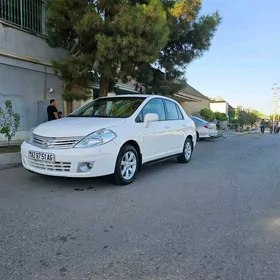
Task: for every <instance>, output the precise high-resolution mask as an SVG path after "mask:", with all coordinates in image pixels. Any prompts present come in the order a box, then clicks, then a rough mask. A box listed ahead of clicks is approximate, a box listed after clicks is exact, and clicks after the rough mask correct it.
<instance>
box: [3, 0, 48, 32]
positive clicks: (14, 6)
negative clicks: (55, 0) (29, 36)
mask: <svg viewBox="0 0 280 280" xmlns="http://www.w3.org/2000/svg"><path fill="white" fill-rule="evenodd" d="M44 13H45V3H44V1H43V0H0V20H3V21H5V22H7V23H9V24H12V25H15V26H17V27H19V28H21V29H25V30H28V31H32V32H35V33H39V34H43V35H44V33H45V28H44V24H45V14H44Z"/></svg>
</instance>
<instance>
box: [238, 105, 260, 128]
mask: <svg viewBox="0 0 280 280" xmlns="http://www.w3.org/2000/svg"><path fill="white" fill-rule="evenodd" d="M256 112H257V111H255V110H249V109H245V108H242V107H238V122H239V124H240V125H241V126H242V127H243V126H244V125H250V126H253V125H254V124H256V122H257V121H258V120H259V118H260V117H259V116H258V114H257V113H256Z"/></svg>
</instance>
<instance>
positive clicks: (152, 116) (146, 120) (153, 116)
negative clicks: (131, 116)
mask: <svg viewBox="0 0 280 280" xmlns="http://www.w3.org/2000/svg"><path fill="white" fill-rule="evenodd" d="M157 121H158V114H153V113H148V114H146V115H145V117H144V123H145V127H149V124H150V122H157Z"/></svg>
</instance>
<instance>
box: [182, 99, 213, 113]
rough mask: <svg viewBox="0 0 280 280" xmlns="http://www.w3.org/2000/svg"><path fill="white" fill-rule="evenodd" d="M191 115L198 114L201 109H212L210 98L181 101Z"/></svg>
mask: <svg viewBox="0 0 280 280" xmlns="http://www.w3.org/2000/svg"><path fill="white" fill-rule="evenodd" d="M179 103H180V105H181V106H182V107H183V109H184V110H185V112H186V113H187V114H188V115H189V116H193V115H195V116H198V115H199V113H198V112H199V111H200V110H201V109H204V108H207V109H210V100H204V99H201V100H200V101H199V102H179Z"/></svg>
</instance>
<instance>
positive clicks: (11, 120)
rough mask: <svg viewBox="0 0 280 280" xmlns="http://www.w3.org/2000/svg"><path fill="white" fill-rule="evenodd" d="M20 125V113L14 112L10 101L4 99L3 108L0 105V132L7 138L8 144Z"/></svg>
mask: <svg viewBox="0 0 280 280" xmlns="http://www.w3.org/2000/svg"><path fill="white" fill-rule="evenodd" d="M19 126H20V115H19V114H17V113H14V111H13V105H12V101H10V100H6V101H5V108H1V107H0V133H1V134H3V135H4V136H5V137H6V138H7V139H8V145H9V146H10V144H11V140H12V138H13V137H14V136H15V135H16V132H17V131H18V129H19Z"/></svg>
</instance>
